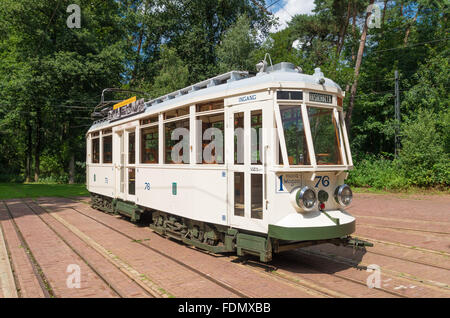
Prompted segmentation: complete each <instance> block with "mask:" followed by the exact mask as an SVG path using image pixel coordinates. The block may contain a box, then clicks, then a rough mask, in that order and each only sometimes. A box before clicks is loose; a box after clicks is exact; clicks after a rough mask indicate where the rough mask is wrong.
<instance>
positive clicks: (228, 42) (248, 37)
mask: <svg viewBox="0 0 450 318" xmlns="http://www.w3.org/2000/svg"><path fill="white" fill-rule="evenodd" d="M257 45H258V43H257V41H256V32H255V31H254V30H252V29H251V26H250V19H249V18H248V17H247V16H245V15H241V16H240V17H239V18H238V20H237V21H236V23H235V24H234V25H233V26H231V27H230V29H229V30H228V31H227V32H225V34H224V36H223V39H222V42H221V43H220V44H219V46H218V47H217V58H218V59H219V70H220V72H223V73H225V72H227V71H231V70H253V69H254V68H255V58H254V56H253V55H254V51H255V49H256V48H257Z"/></svg>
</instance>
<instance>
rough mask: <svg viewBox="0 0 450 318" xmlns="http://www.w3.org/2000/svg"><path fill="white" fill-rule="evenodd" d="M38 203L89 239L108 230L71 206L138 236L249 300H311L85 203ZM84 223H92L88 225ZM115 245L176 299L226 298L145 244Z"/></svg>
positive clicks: (114, 248)
mask: <svg viewBox="0 0 450 318" xmlns="http://www.w3.org/2000/svg"><path fill="white" fill-rule="evenodd" d="M39 202H40V204H41V205H42V206H43V207H46V208H47V209H49V210H52V211H54V212H55V213H58V215H60V216H62V217H63V218H64V219H66V220H67V221H68V222H70V223H72V224H74V225H75V226H77V227H78V228H80V229H82V230H83V231H84V232H86V233H88V232H89V233H90V234H89V235H91V234H92V235H94V236H95V233H96V232H98V231H97V229H101V228H103V229H104V227H103V226H102V225H101V224H99V223H97V222H95V221H93V220H91V219H89V218H86V219H85V220H83V216H82V215H80V214H79V213H78V212H76V211H74V210H71V209H70V207H75V208H76V209H78V210H80V211H81V212H83V213H86V214H88V215H90V216H92V217H94V218H96V219H98V220H100V221H102V222H105V223H107V224H109V225H111V226H113V227H114V228H116V229H118V230H119V231H122V232H124V233H126V234H127V235H130V236H132V237H135V238H136V239H137V240H142V242H143V243H144V244H148V245H149V246H151V247H154V248H157V249H160V250H162V251H164V253H167V254H169V255H170V256H172V257H175V258H177V259H179V260H181V261H182V262H184V263H187V264H188V265H189V266H192V267H194V268H196V269H197V270H199V271H201V272H203V273H207V274H208V275H210V276H212V277H214V278H216V279H217V280H219V281H221V282H223V283H225V284H227V285H229V286H232V287H233V288H236V289H238V290H239V291H241V292H242V293H244V294H245V295H248V296H250V297H311V296H312V295H311V294H309V293H308V292H306V291H305V290H302V289H299V288H298V287H295V286H291V285H289V284H286V283H284V282H278V281H274V279H271V278H268V277H266V276H265V275H262V274H261V273H258V272H255V271H253V270H251V269H247V268H242V267H241V266H236V264H233V263H230V262H229V261H227V262H224V261H222V260H220V257H219V258H215V257H214V256H211V255H208V254H205V253H202V252H199V251H197V250H194V249H191V248H188V247H186V246H184V245H180V244H178V243H175V242H172V241H170V240H167V239H165V238H162V237H160V236H159V235H157V234H155V233H153V232H152V231H151V230H150V229H148V228H147V227H138V226H136V225H134V224H132V223H130V222H128V221H125V220H121V219H118V218H116V217H114V216H111V215H108V214H104V213H101V212H99V211H97V210H94V209H92V208H91V207H89V206H87V205H86V204H83V203H78V202H73V201H70V200H64V199H55V200H53V201H52V202H47V200H46V201H45V203H44V201H43V200H39ZM86 223H88V224H90V225H89V226H88V225H86ZM90 227H91V228H90ZM110 232H112V233H110ZM117 235H118V233H115V232H114V231H112V230H109V229H105V230H102V235H97V238H96V240H97V241H98V242H99V243H101V244H102V245H104V246H110V245H108V244H109V243H108V242H109V238H110V237H112V236H114V237H117ZM105 236H106V237H105ZM119 236H120V235H119ZM145 239H149V240H145ZM115 242H116V244H115V246H111V249H112V251H114V253H115V254H117V255H119V257H121V258H124V259H126V260H128V261H129V263H130V264H135V265H133V267H135V268H138V267H139V268H147V271H146V272H148V273H149V274H148V275H149V276H150V277H152V278H154V280H155V281H158V283H159V284H161V286H164V288H165V289H167V290H168V291H170V292H171V293H172V294H174V295H175V296H177V297H222V296H221V295H220V290H221V288H220V287H219V288H218V287H217V286H212V287H213V288H212V289H209V287H208V286H209V284H211V283H209V282H208V281H205V280H204V279H203V278H201V279H200V280H198V279H199V278H195V276H192V275H193V274H192V272H191V273H189V270H187V269H185V268H183V267H181V266H180V265H176V266H174V265H173V264H171V263H172V262H171V261H170V260H168V259H167V258H164V257H162V256H160V255H159V254H157V253H155V252H152V251H150V250H149V249H146V248H145V247H144V246H141V245H139V244H136V243H133V242H130V240H129V239H123V238H120V237H118V238H117V239H115ZM122 244H124V245H125V248H124V250H122V246H121V245H122ZM108 248H109V247H108ZM136 257H137V259H136ZM156 260H158V263H156V264H157V265H159V264H161V263H165V266H163V267H164V268H165V269H166V270H165V271H162V272H161V271H160V268H159V266H156V268H155V266H153V267H152V263H154V262H155V261H156ZM180 271H183V272H185V273H186V272H187V274H188V275H189V276H191V277H189V276H185V275H184V274H181V275H180ZM194 278H195V279H194ZM196 280H197V281H196ZM227 293H228V294H229V295H228V296H229V297H230V296H231V297H233V296H234V297H235V295H232V294H230V292H228V291H227Z"/></svg>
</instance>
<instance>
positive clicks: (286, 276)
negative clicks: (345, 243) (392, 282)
mask: <svg viewBox="0 0 450 318" xmlns="http://www.w3.org/2000/svg"><path fill="white" fill-rule="evenodd" d="M244 262H245V261H244ZM246 263H247V264H249V265H252V264H256V265H257V266H259V267H261V268H264V267H267V265H266V264H264V263H261V262H259V261H257V260H252V261H247V262H246ZM303 265H305V264H303ZM305 266H306V267H307V268H308V269H310V270H312V271H314V272H318V273H319V271H318V270H317V268H315V267H313V266H310V265H305ZM275 268H279V266H275ZM266 273H268V275H274V276H277V277H282V278H284V279H285V280H287V281H290V282H293V283H296V282H297V281H298V279H299V277H298V276H293V275H289V274H286V273H279V272H278V269H275V270H274V271H272V272H267V271H266ZM320 273H326V274H328V275H330V276H333V277H337V278H339V279H342V280H345V281H347V282H351V283H354V284H357V285H360V286H363V287H365V288H368V287H367V284H366V282H365V281H364V282H362V281H359V280H357V279H354V278H349V277H346V276H343V275H340V274H337V273H333V272H331V271H320ZM322 289H323V288H321V289H320V290H319V291H321V292H323V291H322ZM374 289H376V290H377V291H380V292H383V293H385V294H389V295H393V296H396V297H399V298H408V297H407V296H405V295H403V294H400V293H396V292H393V291H390V290H387V289H385V288H382V287H381V288H376V287H374ZM323 293H324V294H326V295H328V296H329V297H340V298H350V297H351V296H348V295H346V294H344V293H337V292H335V291H331V290H329V291H328V292H327V291H325V292H323ZM337 295H340V296H337Z"/></svg>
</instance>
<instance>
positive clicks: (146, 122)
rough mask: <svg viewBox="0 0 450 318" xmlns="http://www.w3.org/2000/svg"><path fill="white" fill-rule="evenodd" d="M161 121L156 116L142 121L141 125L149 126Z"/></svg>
mask: <svg viewBox="0 0 450 318" xmlns="http://www.w3.org/2000/svg"><path fill="white" fill-rule="evenodd" d="M158 120H159V118H158V115H156V116H151V117H149V118H145V119H142V120H141V125H142V126H143V125H148V124H153V123H157V122H158Z"/></svg>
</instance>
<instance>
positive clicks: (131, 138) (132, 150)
mask: <svg viewBox="0 0 450 318" xmlns="http://www.w3.org/2000/svg"><path fill="white" fill-rule="evenodd" d="M135 162H136V134H135V133H134V132H133V133H129V134H128V163H129V164H134V163H135Z"/></svg>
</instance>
